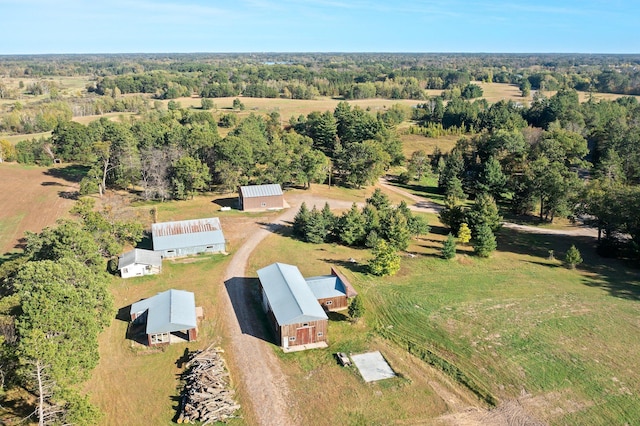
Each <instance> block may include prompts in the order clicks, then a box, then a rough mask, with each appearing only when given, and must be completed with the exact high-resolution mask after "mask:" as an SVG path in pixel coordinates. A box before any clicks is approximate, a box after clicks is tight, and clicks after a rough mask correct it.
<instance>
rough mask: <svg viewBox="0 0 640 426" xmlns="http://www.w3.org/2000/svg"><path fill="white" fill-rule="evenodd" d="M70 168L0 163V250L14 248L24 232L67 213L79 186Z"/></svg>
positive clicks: (44, 225)
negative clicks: (46, 167) (47, 167)
mask: <svg viewBox="0 0 640 426" xmlns="http://www.w3.org/2000/svg"><path fill="white" fill-rule="evenodd" d="M72 172H73V168H66V167H57V168H51V169H45V168H42V167H29V166H22V165H19V164H10V163H3V164H0V188H2V190H1V191H0V250H1V252H2V253H6V252H11V251H15V250H16V249H17V248H18V247H19V244H20V240H21V239H22V238H23V237H24V232H25V231H32V232H40V231H41V230H42V229H43V228H45V227H47V226H51V225H54V224H55V222H56V220H57V219H59V218H61V217H64V216H66V215H67V213H68V211H69V209H70V208H71V206H72V205H73V203H74V201H73V200H72V199H71V198H72V197H73V194H74V193H75V192H76V191H77V189H78V179H76V178H75V177H74V175H73V173H72Z"/></svg>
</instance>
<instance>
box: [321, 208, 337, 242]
mask: <svg viewBox="0 0 640 426" xmlns="http://www.w3.org/2000/svg"><path fill="white" fill-rule="evenodd" d="M320 213H321V214H322V221H323V225H324V230H325V241H326V240H327V238H328V237H329V236H330V235H331V234H332V233H333V232H334V230H335V227H336V223H337V222H338V220H337V218H336V215H334V214H333V212H332V211H331V207H330V206H329V203H328V202H325V203H324V207H323V208H322V210H321V212H320Z"/></svg>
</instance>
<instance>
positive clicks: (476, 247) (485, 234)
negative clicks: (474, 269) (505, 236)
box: [472, 223, 497, 257]
mask: <svg viewBox="0 0 640 426" xmlns="http://www.w3.org/2000/svg"><path fill="white" fill-rule="evenodd" d="M472 245H473V251H475V252H476V254H477V255H478V256H480V257H489V255H491V253H492V252H493V251H494V250H495V249H496V247H497V243H496V237H495V235H493V232H492V231H491V228H490V227H489V225H487V224H486V223H485V224H482V225H480V227H478V229H477V230H476V235H475V237H474V238H473V240H472Z"/></svg>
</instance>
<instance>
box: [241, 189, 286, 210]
mask: <svg viewBox="0 0 640 426" xmlns="http://www.w3.org/2000/svg"><path fill="white" fill-rule="evenodd" d="M238 192H239V193H238V205H239V207H240V210H243V211H261V210H280V209H283V208H285V202H284V194H283V193H282V187H280V185H279V184H269V185H248V186H241V187H240V190H239V191H238Z"/></svg>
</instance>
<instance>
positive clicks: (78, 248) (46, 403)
mask: <svg viewBox="0 0 640 426" xmlns="http://www.w3.org/2000/svg"><path fill="white" fill-rule="evenodd" d="M72 213H73V214H74V215H75V216H76V217H77V220H69V219H65V220H60V221H59V222H58V224H57V225H56V226H55V227H50V228H45V229H44V230H42V231H41V232H40V233H32V232H27V234H26V238H25V239H26V248H25V251H24V254H23V255H21V256H18V257H16V258H14V259H13V260H9V261H6V262H4V263H2V264H1V265H0V293H1V296H2V297H1V298H0V324H1V325H2V327H0V376H1V377H2V382H1V385H2V390H4V389H6V388H10V387H15V386H21V387H23V388H24V389H26V390H27V391H29V392H30V393H31V394H32V395H33V396H34V397H35V400H36V402H35V403H34V404H33V406H35V411H34V412H33V413H32V415H33V414H35V417H36V418H37V419H38V420H39V424H46V425H50V424H51V425H52V424H95V422H96V419H99V418H100V415H101V413H100V412H99V410H98V409H96V408H95V407H94V406H92V405H91V404H90V402H89V401H88V398H87V397H86V396H85V395H83V394H82V393H81V392H80V391H79V385H80V384H81V383H82V382H84V381H85V380H87V379H88V378H89V375H90V373H91V370H92V369H93V368H94V367H95V366H96V365H97V363H98V358H99V354H98V335H99V333H100V332H101V331H102V330H103V329H104V328H105V327H107V326H108V325H109V324H110V323H111V320H112V318H113V317H114V312H115V309H114V306H113V299H112V296H111V293H110V292H109V290H108V283H109V281H110V277H109V275H108V274H107V272H106V268H105V264H106V259H107V258H110V257H112V256H115V255H116V254H118V253H120V252H121V250H122V248H123V245H124V244H135V243H136V242H138V241H140V239H141V238H142V231H143V229H142V225H140V224H139V223H134V222H128V221H123V220H117V219H116V218H114V217H112V216H111V215H110V214H109V213H108V212H107V211H104V212H96V211H94V203H93V200H91V199H81V200H80V201H79V202H78V203H77V204H76V205H75V206H74V208H73V209H72ZM29 417H31V416H29Z"/></svg>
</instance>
